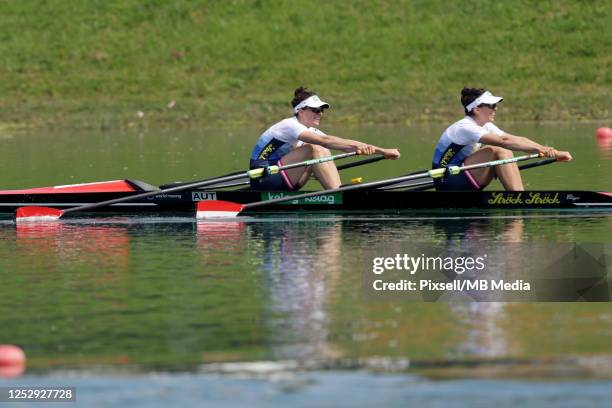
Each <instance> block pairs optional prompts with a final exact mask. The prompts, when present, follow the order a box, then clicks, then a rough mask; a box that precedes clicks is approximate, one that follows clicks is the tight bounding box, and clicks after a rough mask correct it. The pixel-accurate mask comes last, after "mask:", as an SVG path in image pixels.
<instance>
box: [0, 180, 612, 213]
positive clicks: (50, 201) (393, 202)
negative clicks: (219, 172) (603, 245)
mask: <svg viewBox="0 0 612 408" xmlns="http://www.w3.org/2000/svg"><path fill="white" fill-rule="evenodd" d="M158 189H159V188H158V187H156V186H153V185H151V184H148V183H145V182H142V181H138V180H114V181H104V182H95V183H84V184H71V185H63V186H54V187H43V188H31V189H25V190H4V191H0V213H13V212H14V211H15V210H16V209H17V208H19V207H27V206H52V207H57V208H62V209H65V208H71V207H75V206H81V205H85V204H90V203H97V202H100V201H105V200H111V199H115V198H122V197H129V196H132V195H136V194H141V193H143V192H148V191H151V192H152V191H156V190H158ZM292 194H298V193H293V192H262V191H253V190H247V189H241V190H221V189H216V190H214V189H210V190H208V189H188V190H184V191H177V192H172V193H160V194H157V195H153V196H151V197H147V198H143V199H137V200H133V201H128V202H122V203H117V204H113V205H111V206H105V207H100V208H96V209H93V210H91V211H95V212H130V213H134V212H136V213H138V212H193V211H194V209H195V203H197V202H199V201H204V200H225V201H231V202H236V203H241V204H247V203H253V202H258V201H262V200H271V199H276V198H279V197H286V196H288V195H292ZM447 209H448V210H450V209H476V210H492V209H502V210H503V209H507V210H516V209H520V210H524V209H540V210H542V209H546V210H575V211H581V210H585V209H589V210H603V211H612V193H608V192H593V191H578V190H572V191H565V190H563V191H562V190H555V191H550V190H541V191H523V192H506V191H473V192H472V191H451V192H436V191H413V190H355V191H346V192H338V193H333V194H323V195H320V196H315V197H308V198H303V199H299V200H292V201H288V202H284V203H279V204H273V205H270V206H262V207H258V208H256V209H253V210H249V213H260V212H281V211H282V212H284V211H298V210H299V211H307V212H319V211H330V212H345V211H353V212H369V211H377V212H401V211H410V210H447Z"/></svg>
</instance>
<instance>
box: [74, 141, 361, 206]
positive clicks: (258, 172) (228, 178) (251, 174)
mask: <svg viewBox="0 0 612 408" xmlns="http://www.w3.org/2000/svg"><path fill="white" fill-rule="evenodd" d="M356 154H357V152H350V153H343V154H338V155H335V156H326V157H319V158H315V159H311V160H306V161H303V162H300V163H292V164H288V165H286V166H270V167H269V169H270V168H272V169H273V170H272V173H277V172H278V171H280V170H287V169H293V168H296V167H302V166H311V165H313V164H319V163H324V162H328V161H332V160H338V159H343V158H345V157H349V156H354V155H356ZM265 170H266V169H264V168H262V169H253V170H249V171H247V172H246V173H237V174H230V175H228V176H225V177H219V178H215V179H206V180H200V181H196V182H193V183H188V184H182V185H178V186H176V187H171V188H167V189H163V190H155V191H147V192H144V193H140V194H136V195H130V196H128V197H121V198H115V199H112V200H107V201H102V202H99V203H91V204H86V205H81V206H78V207H72V208H67V209H65V210H64V211H63V214H67V213H70V212H73V211H85V210H92V209H94V208H99V207H106V206H108V205H113V204H117V203H124V202H128V201H134V200H139V199H142V198H147V197H153V196H156V195H160V194H169V193H175V192H177V191H183V190H189V189H190V188H199V187H205V186H209V185H214V184H219V183H225V182H228V181H233V180H239V179H241V178H244V177H245V176H248V177H251V178H257V177H261V176H263V175H264V172H265Z"/></svg>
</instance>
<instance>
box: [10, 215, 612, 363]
mask: <svg viewBox="0 0 612 408" xmlns="http://www.w3.org/2000/svg"><path fill="white" fill-rule="evenodd" d="M610 219H612V217H609V216H608V217H606V216H593V217H591V218H583V219H580V222H577V220H576V218H570V217H568V218H563V217H559V218H546V219H535V218H534V219H530V218H520V217H515V218H489V219H485V218H482V217H480V218H472V219H457V218H450V217H449V218H447V219H440V218H437V219H435V218H434V219H432V218H430V219H416V218H401V217H397V218H393V217H386V218H385V217H382V216H378V217H371V218H368V217H365V216H364V217H361V218H351V217H342V216H334V217H325V216H321V215H317V216H316V217H313V218H308V217H305V216H296V217H292V218H285V219H282V220H281V219H274V218H269V219H268V218H262V219H245V220H239V221H237V222H236V221H234V222H223V223H215V222H210V221H205V222H199V223H197V224H195V223H193V222H192V221H191V220H182V221H181V222H175V221H174V220H168V221H163V222H162V221H160V220H155V219H153V220H146V219H145V220H143V219H140V218H135V219H134V220H132V221H129V222H115V221H112V220H111V221H103V220H102V221H99V222H98V221H96V222H89V223H76V222H75V223H71V222H66V223H56V224H51V225H48V226H42V227H41V226H40V225H37V226H36V227H32V226H27V225H23V226H21V225H20V226H17V227H15V226H14V224H10V225H9V224H6V225H5V224H0V241H2V245H0V269H2V271H3V272H5V271H11V272H12V273H4V275H3V278H4V280H3V283H4V287H3V288H2V289H0V306H1V307H2V308H3V311H9V312H13V311H14V310H19V316H20V318H19V319H17V318H16V317H13V316H12V315H13V314H14V313H7V312H4V313H1V314H0V327H11V328H12V329H13V332H11V333H10V336H9V337H10V338H9V337H6V336H8V335H6V333H7V332H6V331H2V332H0V334H3V335H5V337H6V338H5V339H0V342H1V341H7V342H8V341H10V342H12V343H15V344H20V345H23V347H24V349H26V351H27V352H28V353H29V354H28V355H29V356H30V350H35V351H34V352H33V353H32V359H31V360H30V361H33V362H34V366H35V367H36V366H38V367H41V366H45V365H47V366H48V365H53V364H66V362H67V361H70V362H72V363H73V364H75V365H79V364H80V365H82V366H90V365H92V364H93V362H97V363H106V364H111V365H119V364H127V363H129V362H134V364H142V365H143V366H145V367H148V366H149V365H150V366H154V367H156V366H160V365H164V364H177V362H182V363H187V364H198V363H201V362H202V361H249V360H258V359H272V360H280V359H287V358H289V359H299V360H312V359H318V360H321V359H323V360H334V359H337V358H338V357H342V358H361V357H372V356H384V357H388V356H392V357H398V358H409V359H411V360H412V361H415V360H417V361H418V360H427V359H431V360H444V359H446V358H458V357H465V356H473V357H476V358H496V357H506V356H512V355H516V354H520V353H523V352H528V351H529V350H526V349H528V348H529V347H530V345H531V344H533V342H532V341H531V339H532V336H533V335H534V334H533V330H526V329H525V327H530V326H529V324H532V325H533V322H534V321H537V319H542V321H547V319H548V316H549V314H545V313H544V312H540V313H539V314H538V315H535V316H531V315H527V316H526V317H525V318H517V317H516V316H517V312H520V311H521V310H523V311H524V310H525V309H524V308H523V306H524V305H512V306H510V305H509V304H506V303H499V302H497V303H496V302H471V303H465V302H450V303H424V302H411V303H408V302H405V303H402V302H401V301H390V302H388V303H385V302H368V301H365V300H364V299H363V298H362V297H361V285H362V282H361V278H362V270H363V269H362V268H363V262H364V260H365V255H363V253H364V252H365V250H366V249H368V248H374V249H376V248H386V249H391V250H394V251H396V252H401V251H402V249H404V248H407V246H410V245H414V244H415V243H420V244H423V245H424V246H428V245H438V246H441V247H443V248H445V249H446V250H447V251H448V253H452V251H455V252H457V251H464V252H465V251H473V252H474V253H476V252H478V251H480V250H482V247H483V246H486V248H487V250H491V251H499V254H502V255H504V256H501V255H500V257H501V259H506V260H508V259H510V260H511V259H512V256H511V254H508V253H506V252H507V251H508V246H507V244H510V243H515V242H532V241H533V242H538V241H544V242H547V241H550V240H554V239H559V240H568V241H570V242H571V241H578V240H580V239H581V238H582V237H590V238H591V239H593V240H596V241H597V240H600V241H601V240H605V239H607V238H606V237H609V231H610V224H609V222H610ZM492 256H493V255H492ZM51 272H52V273H51ZM497 272H498V273H499V276H503V274H504V267H503V266H500V267H499V269H498V271H497ZM604 306H605V305H604ZM588 307H589V308H593V307H595V306H593V305H588ZM551 310H555V309H554V307H553V308H552V309H551ZM564 310H566V309H564ZM588 310H591V309H588ZM593 310H594V309H593ZM605 313H608V314H609V311H608V310H607V309H606V311H605ZM564 319H566V321H568V322H569V323H568V327H570V326H571V323H572V322H573V321H574V320H576V321H578V320H580V319H581V317H580V316H579V315H578V314H576V313H574V314H572V313H571V312H569V313H567V314H564ZM41 321H45V322H46V323H45V325H44V326H43V327H41V326H40V322H41ZM516 322H518V324H516ZM530 322H531V323H530ZM512 323H514V324H512ZM581 325H582V326H581V327H582V328H581V331H580V336H581V338H591V339H594V338H596V336H600V337H601V336H603V337H604V340H597V342H593V344H594V345H589V344H587V345H586V346H584V347H585V349H588V350H593V351H609V350H607V349H608V348H609V346H605V345H604V343H605V338H608V339H609V337H610V336H609V333H612V332H609V330H608V331H606V332H605V333H603V334H602V332H601V330H602V326H601V320H598V318H594V319H593V323H590V321H589V322H587V323H584V322H582V323H581ZM521 328H522V329H521ZM546 336H547V333H546V330H542V331H541V332H539V333H537V334H536V335H535V337H536V340H534V341H538V339H540V340H542V339H545V338H547V337H546ZM577 336H578V334H574V335H573V337H572V334H571V333H569V332H567V333H566V331H565V330H563V336H559V337H558V339H557V340H556V342H557V343H553V347H555V346H556V347H557V348H558V349H560V350H564V348H563V347H565V349H567V347H568V345H567V344H568V343H571V342H575V341H577ZM606 336H607V337H606ZM528 340H529V341H528ZM606 344H607V343H606ZM609 344H612V343H609ZM552 352H553V353H554V352H557V353H558V354H559V353H560V352H559V351H558V350H557V351H554V350H553V351H552Z"/></svg>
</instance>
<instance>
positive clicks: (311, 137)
mask: <svg viewBox="0 0 612 408" xmlns="http://www.w3.org/2000/svg"><path fill="white" fill-rule="evenodd" d="M291 105H292V106H293V114H294V116H292V117H290V118H287V119H283V120H281V121H280V122H278V123H276V124H274V125H272V126H271V127H270V128H269V129H268V130H266V131H265V132H263V134H262V135H261V136H260V137H259V139H258V140H257V143H256V145H255V147H254V148H253V152H252V154H251V162H250V168H251V169H255V168H262V167H269V166H273V165H278V166H284V165H288V164H292V163H298V162H302V161H305V160H309V159H313V158H319V157H325V156H330V151H329V149H336V150H342V151H345V152H357V153H358V154H365V155H371V154H375V153H379V154H382V155H384V157H385V158H386V159H392V160H395V159H398V158H399V157H400V153H399V151H398V150H397V149H383V148H380V147H376V146H373V145H370V144H367V143H362V142H359V141H356V140H350V139H343V138H340V137H337V136H331V135H326V134H325V133H323V132H322V131H320V130H319V129H318V128H317V126H319V124H320V122H321V118H322V117H323V112H324V111H325V109H328V108H329V104H328V103H327V102H323V101H322V100H321V99H320V98H319V97H318V96H317V95H316V94H315V92H313V91H310V90H308V89H305V88H303V87H299V88H297V89H296V90H295V92H294V98H293V100H292V101H291ZM313 173H314V175H315V176H316V178H317V179H318V180H319V182H320V183H321V185H323V188H325V189H330V188H337V187H339V186H340V185H341V182H340V174H338V169H337V168H336V165H335V164H334V162H332V161H329V162H326V163H322V164H316V165H314V166H308V167H299V168H294V169H290V170H281V171H280V172H279V173H277V174H270V175H267V176H265V177H262V178H257V179H251V187H252V188H253V189H256V190H281V191H282V190H299V189H300V188H301V187H302V186H304V184H306V182H307V181H308V179H309V178H310V176H311V174H313Z"/></svg>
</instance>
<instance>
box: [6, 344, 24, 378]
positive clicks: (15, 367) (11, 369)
mask: <svg viewBox="0 0 612 408" xmlns="http://www.w3.org/2000/svg"><path fill="white" fill-rule="evenodd" d="M25 363H26V357H25V353H24V352H23V350H22V349H21V348H19V347H17V346H14V345H12V344H0V377H3V378H14V377H19V376H20V375H21V374H23V372H24V371H25Z"/></svg>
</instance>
